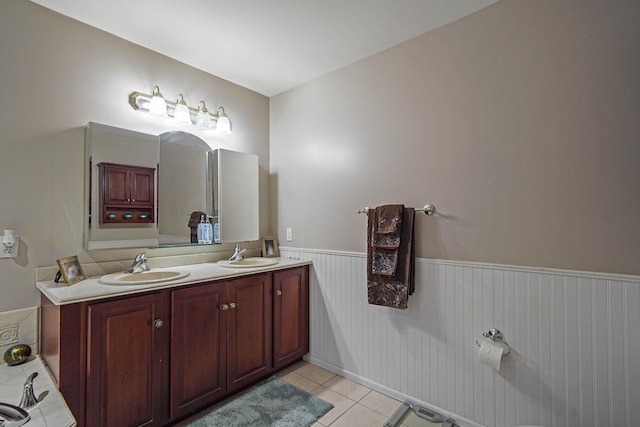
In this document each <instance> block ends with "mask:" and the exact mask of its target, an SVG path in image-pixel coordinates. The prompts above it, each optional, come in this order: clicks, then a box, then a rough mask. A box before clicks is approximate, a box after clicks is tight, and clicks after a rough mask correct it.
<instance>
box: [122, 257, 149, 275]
mask: <svg viewBox="0 0 640 427" xmlns="http://www.w3.org/2000/svg"><path fill="white" fill-rule="evenodd" d="M149 270H151V269H150V268H149V266H148V265H147V254H146V253H145V252H142V253H139V254H138V255H136V258H135V259H134V260H133V264H131V266H129V268H127V269H126V270H125V271H124V272H125V273H142V272H143V271H149Z"/></svg>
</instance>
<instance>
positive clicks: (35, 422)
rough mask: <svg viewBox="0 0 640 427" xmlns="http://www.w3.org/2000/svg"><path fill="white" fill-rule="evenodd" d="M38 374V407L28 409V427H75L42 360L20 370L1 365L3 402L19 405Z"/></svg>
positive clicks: (19, 367)
mask: <svg viewBox="0 0 640 427" xmlns="http://www.w3.org/2000/svg"><path fill="white" fill-rule="evenodd" d="M34 372H37V373H38V376H37V377H36V378H35V379H34V380H33V391H34V394H35V395H36V397H37V398H38V399H42V400H41V401H40V402H39V403H38V404H36V406H33V407H32V408H30V409H27V412H29V415H31V420H30V421H29V422H27V423H26V424H25V426H27V427H53V426H55V427H73V426H75V425H76V421H75V419H74V418H73V415H72V414H71V411H70V410H69V408H68V407H67V404H66V403H65V401H64V399H63V398H62V395H61V394H60V392H59V391H58V389H57V387H56V386H55V384H54V382H53V380H52V379H51V375H49V371H48V370H47V369H46V368H45V366H44V364H43V363H42V360H40V358H39V357H34V358H32V359H31V360H30V361H28V362H25V363H23V364H21V365H17V366H8V365H7V364H1V365H0V384H1V385H0V402H4V403H10V404H12V405H16V406H17V405H18V404H19V403H20V399H21V398H22V389H23V387H24V382H25V381H26V380H27V377H28V376H29V375H31V374H32V373H34Z"/></svg>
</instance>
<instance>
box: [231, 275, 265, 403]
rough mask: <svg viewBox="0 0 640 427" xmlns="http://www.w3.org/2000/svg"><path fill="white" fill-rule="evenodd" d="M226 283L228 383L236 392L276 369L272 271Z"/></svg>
mask: <svg viewBox="0 0 640 427" xmlns="http://www.w3.org/2000/svg"><path fill="white" fill-rule="evenodd" d="M227 286H228V290H229V311H228V315H229V317H228V324H227V331H228V336H227V347H228V348H227V375H228V379H227V386H228V388H229V391H234V390H237V389H239V388H241V387H244V386H246V385H248V384H250V383H252V382H255V381H256V380H258V379H260V378H261V377H264V376H265V375H266V374H268V373H269V372H271V370H272V368H273V366H272V365H273V364H272V353H271V352H272V348H273V347H272V345H273V342H272V335H271V333H272V318H273V317H272V316H273V314H272V304H273V302H272V286H271V274H261V275H257V276H249V277H243V278H240V279H235V280H231V281H229V282H227Z"/></svg>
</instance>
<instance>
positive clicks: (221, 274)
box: [36, 258, 311, 305]
mask: <svg viewBox="0 0 640 427" xmlns="http://www.w3.org/2000/svg"><path fill="white" fill-rule="evenodd" d="M309 264H311V261H307V260H300V259H291V258H279V262H278V264H276V265H270V266H267V267H256V268H228V267H220V266H219V265H218V264H217V263H215V262H211V263H209V262H207V263H202V264H191V265H180V266H176V267H168V268H153V269H152V271H163V270H167V271H171V270H187V271H189V275H188V276H187V277H184V278H182V279H178V280H172V281H167V282H161V283H152V284H146V285H104V284H102V283H99V282H98V280H99V279H100V277H89V278H87V279H85V280H83V281H82V282H78V283H76V284H75V285H72V286H66V285H65V284H64V283H63V282H61V283H55V282H53V281H48V282H37V283H36V286H37V287H38V289H39V290H40V292H42V293H43V294H44V295H46V297H47V298H48V299H49V300H51V302H52V303H54V304H55V305H65V304H73V303H77V302H83V301H92V300H97V299H101V298H108V297H115V296H120V295H132V294H136V293H140V292H147V291H150V290H155V289H165V288H173V287H176V286H183V285H188V284H192V283H201V282H206V281H209V280H219V279H228V278H234V277H241V276H247V275H250V274H256V273H263V272H268V271H276V270H282V269H286V268H292V267H298V266H303V265H309Z"/></svg>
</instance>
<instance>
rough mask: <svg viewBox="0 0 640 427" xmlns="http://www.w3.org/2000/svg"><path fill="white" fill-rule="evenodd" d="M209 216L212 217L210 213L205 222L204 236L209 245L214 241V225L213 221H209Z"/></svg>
mask: <svg viewBox="0 0 640 427" xmlns="http://www.w3.org/2000/svg"><path fill="white" fill-rule="evenodd" d="M209 218H211V217H210V216H209V215H207V221H206V222H205V224H204V226H205V227H204V230H205V233H204V235H205V237H204V242H205V243H206V244H208V245H210V244H211V243H213V226H212V225H211V221H209Z"/></svg>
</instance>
